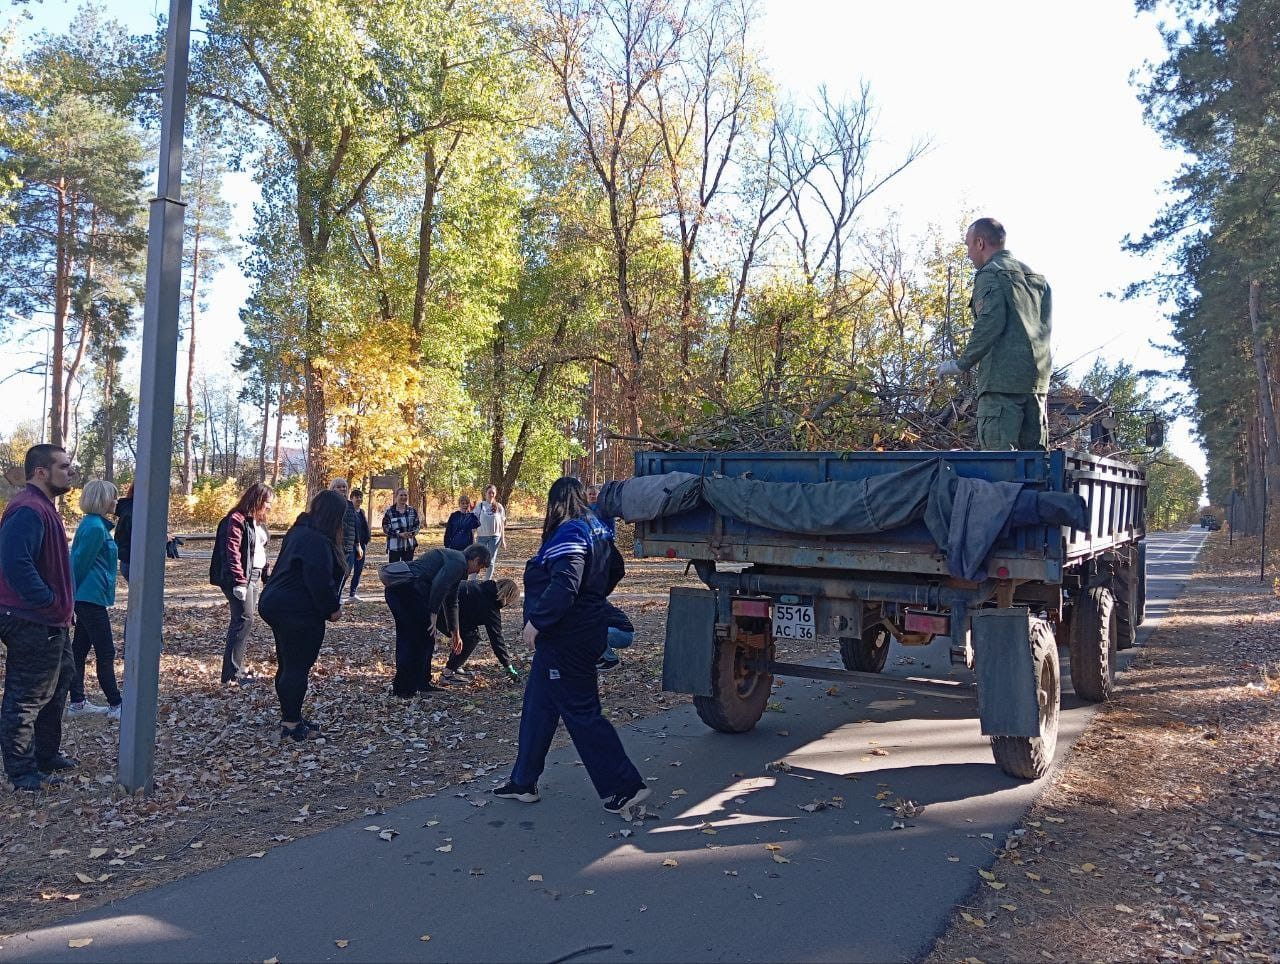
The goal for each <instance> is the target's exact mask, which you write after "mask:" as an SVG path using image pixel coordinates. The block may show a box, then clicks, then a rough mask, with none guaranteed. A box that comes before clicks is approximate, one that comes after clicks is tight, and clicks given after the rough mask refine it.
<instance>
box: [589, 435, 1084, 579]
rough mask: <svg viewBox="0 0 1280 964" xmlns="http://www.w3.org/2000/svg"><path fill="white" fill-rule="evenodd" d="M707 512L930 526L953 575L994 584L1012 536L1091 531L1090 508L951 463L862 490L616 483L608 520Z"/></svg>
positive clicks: (608, 497) (610, 490)
mask: <svg viewBox="0 0 1280 964" xmlns="http://www.w3.org/2000/svg"><path fill="white" fill-rule="evenodd" d="M702 502H705V503H706V504H708V505H710V506H711V507H712V508H713V509H715V511H716V512H719V513H720V514H721V515H726V516H729V517H731V518H734V519H737V520H739V521H741V522H745V523H748V524H750V525H756V526H760V527H762V528H765V529H772V530H774V531H778V532H787V533H793V534H796V535H813V536H849V535H863V534H867V533H874V532H886V531H888V530H890V529H896V528H898V527H899V526H903V525H906V524H908V523H911V522H915V521H917V520H919V519H923V520H924V523H925V525H926V526H927V527H928V529H929V532H930V534H931V535H932V536H933V539H934V541H935V542H936V543H937V544H938V546H939V547H940V548H941V549H942V551H943V552H944V553H945V554H946V557H947V567H948V569H949V570H950V572H951V573H952V575H954V576H957V577H959V578H961V579H969V580H973V579H984V578H986V572H985V569H984V567H983V561H984V560H985V559H986V557H987V555H988V553H989V552H990V549H991V546H992V545H994V544H995V542H996V540H997V539H998V538H999V537H1000V535H1001V533H1002V532H1003V531H1004V530H1005V529H1006V527H1011V526H1015V525H1037V524H1051V525H1070V526H1072V527H1074V528H1077V529H1084V528H1087V527H1088V517H1087V515H1086V512H1087V510H1086V506H1085V503H1084V500H1083V499H1081V498H1080V497H1079V496H1078V495H1075V494H1073V493H1069V492H1039V491H1036V490H1034V489H1027V488H1024V486H1023V485H1021V484H1020V483H1016V482H988V481H986V480H983V479H970V478H963V477H960V476H957V475H956V472H955V469H954V468H953V467H952V465H951V464H950V463H949V462H947V461H946V460H945V459H943V458H936V459H930V460H927V461H924V462H921V463H919V464H917V465H912V466H909V467H908V468H906V469H902V470H901V471H898V472H890V473H887V474H884V475H877V476H872V477H870V478H866V479H859V480H858V481H854V482H765V481H761V480H759V479H751V478H729V477H726V476H716V475H712V476H706V477H703V476H698V475H693V474H691V473H688V472H671V473H667V474H665V475H653V476H639V477H637V478H634V479H626V480H622V481H618V482H606V483H605V484H604V486H603V487H602V488H601V491H600V498H599V502H598V507H599V510H600V512H601V514H603V515H607V516H609V517H611V518H616V517H621V518H622V519H624V520H626V521H627V522H639V521H645V520H649V519H656V518H659V517H662V516H667V515H676V514H679V513H681V512H686V511H688V510H689V509H692V508H695V507H696V506H697V505H699V504H700V503H702Z"/></svg>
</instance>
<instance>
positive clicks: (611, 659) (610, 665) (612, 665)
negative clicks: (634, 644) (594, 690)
mask: <svg viewBox="0 0 1280 964" xmlns="http://www.w3.org/2000/svg"><path fill="white" fill-rule="evenodd" d="M621 665H622V660H620V659H618V657H617V656H615V655H614V654H613V653H606V654H605V655H604V656H601V657H600V658H599V659H598V660H596V672H597V673H605V672H608V671H609V670H611V669H617V668H618V667H619V666H621Z"/></svg>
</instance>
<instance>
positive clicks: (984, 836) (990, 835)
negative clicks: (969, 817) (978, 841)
mask: <svg viewBox="0 0 1280 964" xmlns="http://www.w3.org/2000/svg"><path fill="white" fill-rule="evenodd" d="M978 836H979V837H981V838H982V839H983V840H995V839H996V835H995V834H993V833H980V834H978Z"/></svg>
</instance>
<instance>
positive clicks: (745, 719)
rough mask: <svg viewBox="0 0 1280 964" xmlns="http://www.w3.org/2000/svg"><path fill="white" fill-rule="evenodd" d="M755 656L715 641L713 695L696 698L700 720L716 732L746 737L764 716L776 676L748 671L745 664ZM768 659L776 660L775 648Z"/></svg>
mask: <svg viewBox="0 0 1280 964" xmlns="http://www.w3.org/2000/svg"><path fill="white" fill-rule="evenodd" d="M752 656H753V653H752V651H751V650H747V649H745V648H743V647H741V646H736V645H734V644H733V643H732V642H730V641H729V640H725V639H721V640H717V641H716V656H715V666H714V668H713V669H712V679H711V695H710V696H695V697H694V698H693V707H694V709H695V710H697V711H698V716H700V717H701V718H702V722H703V723H705V724H707V726H709V727H711V728H712V729H713V730H719V731H720V732H721V733H746V732H747V731H748V730H750V729H751V728H753V727H754V726H755V725H756V723H758V722H759V721H760V717H761V716H762V715H763V714H764V710H765V706H767V705H768V702H769V693H770V692H771V691H772V689H773V674H772V673H759V672H756V671H755V670H751V669H747V668H746V665H745V664H746V662H747V660H749V659H751V658H752ZM768 657H769V659H772V658H773V647H772V646H770V647H769V652H768Z"/></svg>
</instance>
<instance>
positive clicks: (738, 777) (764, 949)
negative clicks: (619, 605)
mask: <svg viewBox="0 0 1280 964" xmlns="http://www.w3.org/2000/svg"><path fill="white" fill-rule="evenodd" d="M1203 538H1204V533H1203V532H1202V531H1201V530H1199V529H1193V530H1190V531H1183V532H1177V533H1170V534H1164V535H1155V536H1152V537H1151V538H1150V540H1149V549H1148V557H1147V564H1148V600H1149V601H1148V618H1147V622H1146V624H1145V625H1144V626H1143V628H1142V629H1141V630H1140V632H1139V641H1140V642H1141V641H1142V640H1143V639H1144V638H1145V636H1146V634H1147V633H1149V632H1150V631H1151V630H1152V629H1153V628H1155V627H1156V626H1158V625H1159V623H1160V621H1161V619H1162V618H1163V617H1164V616H1165V615H1166V614H1167V613H1168V611H1169V606H1170V604H1171V602H1172V601H1173V599H1174V598H1176V596H1177V594H1178V593H1179V592H1180V591H1181V589H1182V587H1183V585H1184V584H1185V581H1186V579H1187V577H1188V575H1189V573H1190V571H1191V568H1192V565H1193V562H1194V558H1195V554H1196V552H1197V551H1198V550H1199V548H1200V545H1201V544H1202V542H1203ZM946 649H947V643H946V642H945V641H943V642H940V643H935V644H934V645H933V646H931V647H927V648H923V649H922V648H913V649H911V650H899V649H898V648H897V646H896V644H895V648H894V650H893V651H892V652H891V653H890V657H889V667H888V668H887V669H886V673H887V674H892V675H898V676H908V675H910V676H934V677H938V678H953V679H954V678H963V677H964V676H965V673H964V671H962V670H953V669H952V668H951V667H950V666H949V665H948V661H947V657H946ZM907 660H910V662H907ZM1063 668H1064V672H1065V670H1066V660H1065V659H1064V660H1063ZM1120 685H1121V686H1123V680H1122V681H1121V683H1120ZM831 686H832V684H830V683H825V682H809V681H803V680H797V679H787V680H785V681H783V684H782V685H781V686H779V687H778V688H777V690H776V692H775V694H774V697H773V699H774V701H775V706H776V709H773V710H771V711H769V712H766V713H765V716H764V719H763V720H762V721H761V723H760V724H759V726H757V728H756V729H755V730H754V731H753V732H751V733H748V734H743V735H739V736H727V735H724V734H719V733H715V732H712V731H710V730H708V729H707V728H706V727H705V726H703V725H702V723H701V722H700V721H699V720H698V719H697V717H696V715H695V714H694V712H693V710H692V708H690V707H684V708H681V709H677V710H674V711H671V712H668V713H664V714H662V715H660V716H657V717H653V718H650V719H647V720H644V721H642V722H639V723H637V724H634V725H632V726H628V727H626V728H624V729H623V730H622V734H623V740H624V742H625V743H626V745H627V747H628V750H629V752H630V753H631V755H632V757H633V759H634V760H635V761H636V762H637V765H638V766H639V767H640V770H641V772H642V773H644V774H645V775H646V776H647V777H649V778H650V779H651V781H652V782H651V785H652V787H653V790H654V796H653V798H652V799H651V803H652V804H653V806H654V809H656V810H657V817H658V818H657V819H652V820H646V821H645V822H644V823H643V825H642V826H639V827H634V828H633V827H631V826H628V825H626V824H623V823H622V822H621V821H620V820H619V819H618V818H616V817H613V816H611V815H609V814H607V813H604V812H603V811H602V810H601V809H600V806H599V802H598V801H597V799H596V798H595V796H594V794H593V793H592V791H591V787H590V784H589V782H588V780H587V778H586V775H585V773H584V772H583V771H582V770H581V768H580V765H578V764H577V762H576V755H575V754H574V752H573V751H572V749H566V750H562V751H558V752H557V753H555V754H553V755H552V758H551V760H550V765H549V766H548V769H547V773H546V774H545V775H544V778H543V781H542V792H543V799H542V802H540V803H538V804H534V805H525V804H519V803H513V802H507V801H501V800H493V801H491V802H488V803H486V802H485V801H486V797H485V793H484V791H485V790H487V789H488V787H489V786H490V783H489V781H488V779H487V778H486V779H484V780H481V781H477V782H476V783H474V784H472V785H471V786H470V787H468V788H465V789H466V790H467V792H466V793H462V792H461V791H459V792H458V793H448V794H446V795H443V796H441V797H437V798H434V799H426V800H420V801H416V802H413V803H410V804H406V805H405V806H402V807H400V808H398V809H396V810H393V811H391V812H390V813H388V814H386V815H385V816H377V817H364V818H361V819H359V820H356V821H354V822H353V823H351V824H350V825H348V826H345V827H340V828H336V829H334V830H331V831H327V832H324V833H320V834H316V835H314V836H311V837H307V838H305V839H303V840H299V841H297V842H294V843H291V844H288V845H286V846H282V847H279V848H277V849H275V850H272V851H270V852H269V853H268V854H267V856H266V857H265V858H262V859H257V860H254V859H243V860H239V861H236V862H234V863H231V864H228V865H225V866H223V867H220V868H217V869H215V870H212V871H209V872H207V873H204V874H201V875H199V876H195V877H191V878H188V879H185V880H182V881H178V882H176V883H173V884H169V885H166V886H164V887H160V888H157V889H155V890H152V891H149V892H146V893H142V894H138V895H137V896H135V897H131V898H129V899H127V900H123V901H120V902H118V903H116V904H114V905H112V906H108V907H102V908H99V909H97V910H94V911H90V912H87V913H85V914H83V915H81V916H79V917H76V918H71V919H69V920H67V921H66V922H65V923H62V924H59V925H57V926H53V927H48V928H44V929H41V930H38V931H34V932H31V933H26V934H20V935H16V936H13V937H9V938H6V939H4V940H3V941H2V942H0V944H2V946H0V961H20V960H21V961H28V960H58V961H61V960H71V961H75V960H80V961H89V960H93V961H217V960H245V961H263V960H267V959H270V958H273V957H274V958H278V959H279V960H280V961H283V962H290V961H300V960H306V961H331V960H332V961H409V960H443V961H510V960H521V961H527V960H534V961H559V960H564V959H566V956H567V955H568V956H572V957H573V959H574V960H581V961H585V962H596V961H628V960H630V961H725V960H729V961H783V960H807V961H849V960H859V961H861V960H867V961H890V960H911V959H914V958H917V957H919V956H920V955H922V954H924V953H926V952H927V950H928V949H929V947H930V945H931V944H932V942H933V940H934V938H935V937H936V935H937V934H938V933H939V932H940V930H941V929H942V927H943V926H945V923H946V921H947V918H948V916H949V914H950V913H951V910H952V908H953V907H954V906H955V904H956V903H958V902H959V901H961V900H963V899H964V897H965V895H966V894H968V893H969V892H970V891H971V890H973V888H974V887H975V886H976V885H977V884H978V882H979V878H978V875H977V870H978V869H980V868H985V867H988V866H990V865H991V864H992V862H993V852H994V851H995V850H996V849H997V848H998V847H999V846H1000V845H1001V843H1002V841H1003V839H1004V835H1005V834H1006V833H1007V832H1008V831H1009V830H1010V829H1011V828H1012V827H1013V826H1014V825H1015V824H1016V823H1017V821H1018V820H1019V818H1020V817H1021V815H1022V814H1023V813H1024V812H1025V810H1026V808H1027V806H1028V805H1029V804H1030V803H1031V801H1032V800H1033V798H1034V797H1035V795H1036V793H1037V792H1038V790H1039V788H1040V786H1041V783H1040V782H1036V783H1022V782H1020V781H1017V780H1013V779H1011V778H1009V777H1006V776H1004V775H1003V774H1002V773H1001V772H1000V771H999V770H998V769H997V768H996V767H995V765H994V764H993V763H992V760H991V753H990V749H989V747H988V744H987V741H986V740H985V739H983V738H982V737H981V735H980V734H979V732H978V724H977V721H976V720H975V719H974V718H973V716H972V712H973V709H972V704H971V702H970V701H969V699H968V698H967V697H963V698H959V699H957V698H948V697H946V696H944V695H939V696H919V695H916V694H915V693H914V692H911V693H903V694H899V693H897V692H895V691H893V690H892V689H890V690H886V689H882V688H875V689H872V688H870V687H859V686H854V685H849V684H845V683H841V684H838V685H837V686H836V691H835V693H834V694H833V693H832V692H830V688H831ZM1066 689H1067V686H1066V684H1064V690H1066ZM1063 704H1064V712H1063V714H1062V720H1061V734H1060V737H1059V742H1058V748H1059V749H1058V752H1059V755H1060V756H1061V755H1062V754H1063V753H1065V752H1066V751H1067V750H1068V749H1069V747H1070V746H1071V744H1072V743H1073V742H1074V740H1075V738H1076V737H1077V736H1078V735H1079V733H1080V732H1081V731H1082V729H1083V728H1084V726H1085V725H1086V723H1087V722H1088V720H1089V718H1090V716H1091V715H1092V713H1093V707H1090V706H1087V705H1084V704H1081V703H1079V702H1078V701H1077V700H1076V699H1075V698H1074V696H1073V695H1072V694H1070V693H1069V692H1065V693H1064V701H1063ZM877 751H879V752H877ZM881 753H883V754H884V755H881ZM776 761H785V763H786V765H787V768H782V767H771V766H770V764H771V763H775V762H776ZM885 791H887V792H888V794H889V795H888V796H887V797H885V798H884V799H883V800H877V799H876V798H877V795H878V794H882V793H884V792H885ZM900 798H901V799H905V800H910V801H912V802H913V803H914V804H916V805H917V806H923V807H925V810H924V812H923V813H920V814H918V815H917V816H914V817H911V818H908V819H905V820H903V821H901V822H902V823H904V824H905V826H904V827H902V828H901V829H895V828H894V826H893V825H894V823H895V816H894V814H893V812H892V811H891V810H888V809H885V808H884V807H883V806H882V803H892V802H893V801H895V800H898V799H900ZM815 804H821V805H822V806H820V807H815V806H814V805H815ZM433 821H438V822H437V823H433V824H432V825H430V826H428V824H429V823H431V822H433ZM374 825H376V826H379V827H381V828H388V827H390V828H394V829H396V830H397V831H399V835H398V836H396V837H395V838H394V839H393V840H392V841H391V842H384V841H383V840H380V839H379V838H378V835H377V834H376V833H373V832H370V831H367V830H365V829H363V828H365V827H368V826H374ZM624 830H629V831H631V833H630V834H629V835H628V836H625V837H624V836H623V835H622V831H624ZM770 847H776V848H778V849H769V848H770ZM441 848H448V849H441ZM949 856H951V857H958V858H959V860H958V861H956V862H952V861H949V860H948V859H947V858H948V857H949ZM531 878H538V879H531ZM424 935H429V936H430V940H429V941H427V940H423V937H424ZM85 937H91V938H93V943H92V945H91V946H89V947H86V948H81V949H70V948H69V947H68V941H69V940H70V939H73V938H85ZM339 940H341V941H346V942H348V943H347V944H346V946H345V947H339V946H338V945H337V944H336V942H337V941H339ZM579 951H581V952H582V953H580V954H575V952H579Z"/></svg>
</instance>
